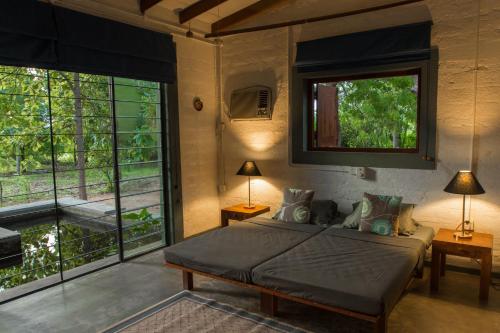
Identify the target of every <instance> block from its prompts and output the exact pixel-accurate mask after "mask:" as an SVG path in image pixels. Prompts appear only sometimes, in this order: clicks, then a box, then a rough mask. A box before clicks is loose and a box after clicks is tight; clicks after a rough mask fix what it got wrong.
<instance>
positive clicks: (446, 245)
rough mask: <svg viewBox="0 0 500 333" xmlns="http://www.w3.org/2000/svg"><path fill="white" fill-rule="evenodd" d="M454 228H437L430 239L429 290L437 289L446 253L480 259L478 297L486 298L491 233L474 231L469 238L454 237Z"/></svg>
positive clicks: (489, 280) (491, 242) (442, 273)
mask: <svg viewBox="0 0 500 333" xmlns="http://www.w3.org/2000/svg"><path fill="white" fill-rule="evenodd" d="M454 232H455V230H451V229H439V231H438V233H437V235H436V237H435V238H434V240H433V241H432V266H431V291H433V292H437V291H438V289H439V277H440V276H444V271H445V267H444V266H445V264H446V255H447V254H450V255H455V256H460V257H467V258H474V259H479V260H481V280H480V286H479V299H480V300H482V301H487V300H488V295H489V290H490V283H491V266H492V249H493V235H490V234H483V233H478V232H474V233H473V234H472V238H471V239H460V238H458V239H456V238H455V237H454V236H453V233H454Z"/></svg>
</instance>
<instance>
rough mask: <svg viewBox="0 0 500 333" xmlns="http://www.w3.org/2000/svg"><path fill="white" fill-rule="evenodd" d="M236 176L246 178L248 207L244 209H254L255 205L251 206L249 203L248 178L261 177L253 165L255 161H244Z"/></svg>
mask: <svg viewBox="0 0 500 333" xmlns="http://www.w3.org/2000/svg"><path fill="white" fill-rule="evenodd" d="M236 174H237V175H238V176H247V177H248V206H245V208H255V205H252V203H251V201H250V177H252V176H253V177H255V176H262V174H261V173H260V170H259V168H257V164H255V161H245V162H243V165H242V166H241V168H240V169H239V170H238V172H237V173H236Z"/></svg>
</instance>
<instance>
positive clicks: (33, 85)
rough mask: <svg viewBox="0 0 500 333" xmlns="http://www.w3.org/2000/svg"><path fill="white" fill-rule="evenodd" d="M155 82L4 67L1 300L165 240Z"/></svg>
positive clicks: (0, 99)
mask: <svg viewBox="0 0 500 333" xmlns="http://www.w3.org/2000/svg"><path fill="white" fill-rule="evenodd" d="M162 100H163V99H162V98H161V85H160V84H159V83H157V82H147V81H140V80H132V79H124V78H112V77H107V76H99V75H90V74H82V73H72V72H61V71H46V70H40V69H33V68H20V67H8V66H0V145H1V147H0V148H1V149H0V205H1V207H0V302H1V301H4V300H7V299H10V298H12V297H16V296H19V295H21V294H24V293H26V292H29V291H32V290H36V289H39V288H41V287H44V286H47V285H50V284H53V283H54V282H58V281H61V280H64V279H68V278H72V277H75V276H78V275H81V274H83V273H86V272H89V271H92V270H95V269H98V268H102V267H106V266H108V265H110V264H113V263H116V262H119V260H120V259H121V258H124V257H129V256H133V255H137V254H140V253H143V252H145V251H148V250H151V249H155V248H158V247H161V246H164V245H165V244H166V239H167V234H166V226H165V220H166V216H167V214H166V212H165V205H164V202H165V201H166V198H165V194H166V192H165V191H164V186H163V182H164V180H163V170H165V168H164V163H165V160H164V158H163V156H164V153H163V149H164V148H163V145H162V140H161V139H162V126H161V125H162V121H164V119H165V117H164V116H163V114H164V111H165V109H164V108H165V105H164V103H163V102H162Z"/></svg>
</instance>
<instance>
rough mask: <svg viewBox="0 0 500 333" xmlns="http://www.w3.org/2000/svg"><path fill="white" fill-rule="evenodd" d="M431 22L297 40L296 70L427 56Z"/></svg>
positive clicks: (419, 58)
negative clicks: (310, 39)
mask: <svg viewBox="0 0 500 333" xmlns="http://www.w3.org/2000/svg"><path fill="white" fill-rule="evenodd" d="M431 26H432V22H422V23H415V24H409V25H403V26H397V27H391V28H384V29H378V30H371V31H364V32H358V33H353V34H348V35H341V36H334V37H328V38H322V39H317V40H312V41H306V42H300V43H297V58H296V62H295V65H296V66H297V68H298V71H299V72H311V71H321V70H329V69H337V68H348V67H359V66H374V65H382V64H388V63H400V62H408V61H415V60H422V59H429V58H430V48H431V45H430V44H431Z"/></svg>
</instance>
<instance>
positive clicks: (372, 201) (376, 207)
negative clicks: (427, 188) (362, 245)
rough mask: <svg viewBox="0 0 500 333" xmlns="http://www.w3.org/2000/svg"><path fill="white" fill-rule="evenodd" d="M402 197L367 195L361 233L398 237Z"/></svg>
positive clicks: (362, 214)
mask: <svg viewBox="0 0 500 333" xmlns="http://www.w3.org/2000/svg"><path fill="white" fill-rule="evenodd" d="M402 200H403V198H402V197H398V196H390V195H373V194H369V193H365V194H364V195H363V201H362V204H361V206H362V211H361V220H360V222H359V231H363V232H372V233H375V234H379V235H383V236H397V235H398V230H399V226H398V222H399V211H400V209H401V201H402Z"/></svg>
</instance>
